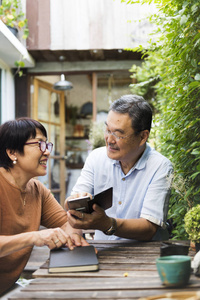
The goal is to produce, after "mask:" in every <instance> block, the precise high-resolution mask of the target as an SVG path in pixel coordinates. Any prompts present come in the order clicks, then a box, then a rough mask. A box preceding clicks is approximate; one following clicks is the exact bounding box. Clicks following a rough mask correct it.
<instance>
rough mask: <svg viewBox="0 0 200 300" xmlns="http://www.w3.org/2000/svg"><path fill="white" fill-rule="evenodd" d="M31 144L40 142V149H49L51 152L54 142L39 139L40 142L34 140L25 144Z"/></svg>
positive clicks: (43, 150)
mask: <svg viewBox="0 0 200 300" xmlns="http://www.w3.org/2000/svg"><path fill="white" fill-rule="evenodd" d="M31 144H38V145H39V148H40V150H41V151H42V152H43V153H44V152H45V151H46V149H48V150H49V152H50V153H51V151H52V150H53V144H52V143H47V142H45V141H38V142H32V143H25V145H31Z"/></svg>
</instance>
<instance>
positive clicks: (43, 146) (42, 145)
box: [39, 141, 53, 153]
mask: <svg viewBox="0 0 200 300" xmlns="http://www.w3.org/2000/svg"><path fill="white" fill-rule="evenodd" d="M39 145H40V150H41V151H42V152H45V151H46V149H48V150H49V152H50V153H51V151H52V149H53V144H52V143H46V142H44V141H40V142H39Z"/></svg>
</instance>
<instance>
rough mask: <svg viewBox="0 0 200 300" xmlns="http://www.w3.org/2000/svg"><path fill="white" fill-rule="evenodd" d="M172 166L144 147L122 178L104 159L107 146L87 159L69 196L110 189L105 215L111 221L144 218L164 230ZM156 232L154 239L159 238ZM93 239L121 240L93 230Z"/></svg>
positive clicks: (117, 167) (111, 162)
mask: <svg viewBox="0 0 200 300" xmlns="http://www.w3.org/2000/svg"><path fill="white" fill-rule="evenodd" d="M172 171H173V167H172V164H171V162H170V161H169V160H168V159H167V158H166V157H164V156H163V155H161V154H160V153H158V152H157V151H155V150H154V149H153V148H151V147H150V146H149V144H147V145H146V149H145V151H144V153H143V155H142V156H141V158H140V159H139V160H138V161H137V163H136V164H135V165H134V166H133V168H132V169H131V170H130V171H129V172H128V173H127V174H126V175H125V174H124V173H123V171H122V169H121V166H120V163H119V161H116V160H112V159H110V158H109V157H108V156H107V151H106V147H101V148H97V149H95V150H93V151H92V152H91V153H90V154H89V156H88V157H87V159H86V162H85V165H84V167H83V169H82V171H81V175H80V177H79V178H78V180H77V182H76V184H75V186H74V188H73V190H72V193H74V192H89V193H91V194H92V195H96V194H98V193H100V192H102V191H103V190H106V189H108V188H109V187H113V205H112V207H111V208H109V209H107V210H106V214H107V215H108V216H110V217H114V218H122V219H135V218H136V219H137V218H140V217H141V218H145V219H147V220H149V221H151V222H152V223H155V224H157V225H159V226H160V229H161V228H165V223H166V218H167V212H168V204H169V197H170V183H171V177H172V176H171V174H172ZM159 231H160V232H162V230H158V232H157V234H156V237H155V239H162V237H161V236H160V233H159ZM95 239H98V240H104V239H106V240H108V239H112V240H114V239H120V238H119V237H117V236H115V235H112V236H106V235H105V234H104V233H103V232H101V231H98V230H96V231H95Z"/></svg>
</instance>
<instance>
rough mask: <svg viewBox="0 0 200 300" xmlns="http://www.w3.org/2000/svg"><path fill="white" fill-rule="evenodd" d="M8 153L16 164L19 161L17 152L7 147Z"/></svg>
mask: <svg viewBox="0 0 200 300" xmlns="http://www.w3.org/2000/svg"><path fill="white" fill-rule="evenodd" d="M6 153H7V155H8V157H9V158H10V159H11V160H12V161H13V164H16V162H17V156H16V152H15V151H13V150H10V149H6Z"/></svg>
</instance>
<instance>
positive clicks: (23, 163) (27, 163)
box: [14, 129, 50, 180]
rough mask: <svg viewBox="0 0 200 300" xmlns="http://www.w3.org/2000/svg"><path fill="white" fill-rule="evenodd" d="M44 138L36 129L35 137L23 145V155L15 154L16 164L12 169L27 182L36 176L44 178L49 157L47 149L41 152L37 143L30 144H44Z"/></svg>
mask: <svg viewBox="0 0 200 300" xmlns="http://www.w3.org/2000/svg"><path fill="white" fill-rule="evenodd" d="M46 140H47V139H46V137H45V136H44V135H43V134H42V133H41V131H40V130H39V129H36V137H35V138H30V139H29V140H27V142H26V143H28V144H25V145H24V154H20V153H19V152H16V153H15V156H16V158H17V164H16V165H15V167H14V168H17V169H18V171H20V172H22V173H23V176H26V177H27V179H28V180H29V179H30V178H33V177H37V176H44V175H46V174H47V161H48V158H49V155H50V152H49V150H48V149H46V150H45V152H42V151H41V150H40V147H39V143H36V144H30V143H34V142H39V141H44V142H46Z"/></svg>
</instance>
